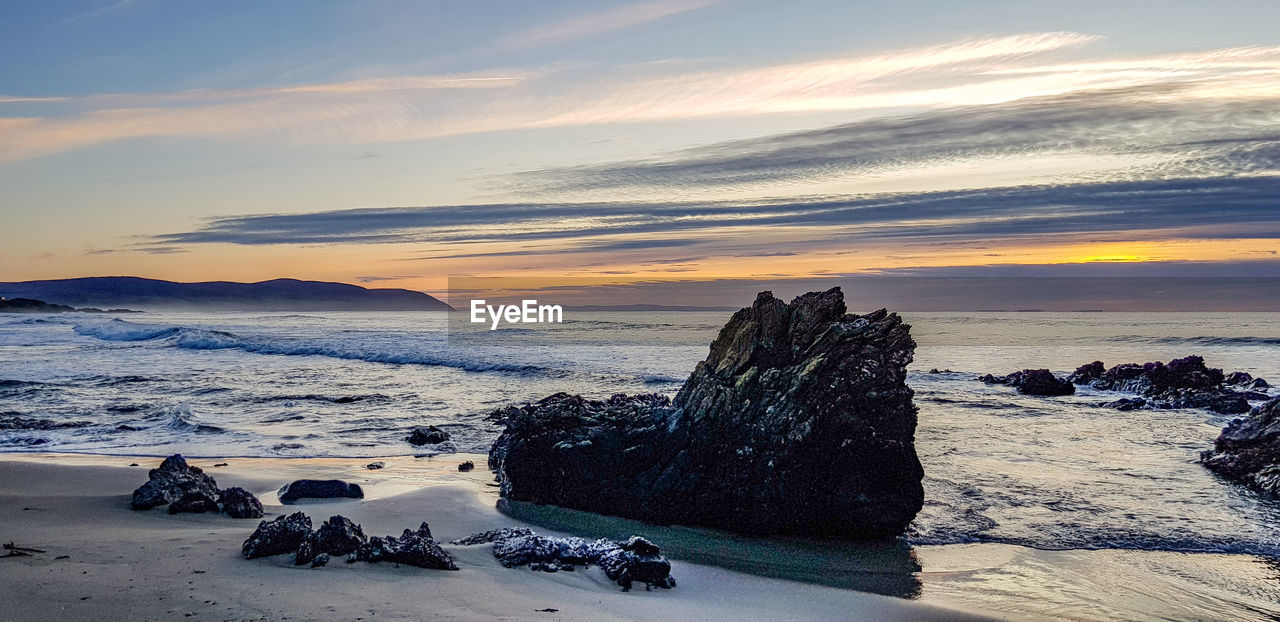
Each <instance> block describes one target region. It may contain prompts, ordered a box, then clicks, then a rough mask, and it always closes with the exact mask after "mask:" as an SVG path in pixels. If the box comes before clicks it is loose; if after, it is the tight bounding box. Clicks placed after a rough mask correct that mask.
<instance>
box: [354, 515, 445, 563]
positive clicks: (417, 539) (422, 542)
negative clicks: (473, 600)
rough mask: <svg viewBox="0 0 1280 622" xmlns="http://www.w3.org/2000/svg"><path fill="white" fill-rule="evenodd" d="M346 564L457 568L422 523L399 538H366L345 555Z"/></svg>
mask: <svg viewBox="0 0 1280 622" xmlns="http://www.w3.org/2000/svg"><path fill="white" fill-rule="evenodd" d="M347 561H348V562H357V561H362V562H392V563H396V564H406V565H409V566H417V567H419V568H433V569H436V570H457V569H458V566H457V565H455V564H454V563H453V556H451V555H449V552H448V551H445V550H444V549H442V548H440V545H439V544H437V543H436V541H435V539H434V538H432V537H431V528H430V527H428V526H427V524H426V523H422V525H421V526H419V527H418V530H417V531H409V530H408V529H406V530H404V533H403V534H401V535H400V537H399V538H397V537H395V536H383V537H373V538H369V541H368V542H364V543H362V544H361V545H360V546H359V547H358V548H356V549H355V551H353V552H352V553H351V554H350V555H348V556H347Z"/></svg>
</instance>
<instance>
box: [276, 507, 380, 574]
mask: <svg viewBox="0 0 1280 622" xmlns="http://www.w3.org/2000/svg"><path fill="white" fill-rule="evenodd" d="M367 541H368V540H367V539H366V538H365V537H364V530H362V529H360V525H357V524H355V523H353V522H351V519H349V518H347V517H345V516H330V517H329V520H327V521H325V522H324V523H321V525H320V528H319V529H317V530H315V531H314V532H312V533H311V534H310V535H308V536H307V539H305V540H303V541H302V545H301V546H299V547H298V553H297V555H296V556H295V557H294V559H293V563H294V564H295V565H298V566H301V565H303V564H309V563H311V562H313V561H315V560H316V559H317V558H318V557H319V556H321V555H325V554H328V555H347V554H350V553H352V552H354V551H355V550H356V549H358V548H360V545H362V544H364V543H365V542H367ZM320 565H323V564H320Z"/></svg>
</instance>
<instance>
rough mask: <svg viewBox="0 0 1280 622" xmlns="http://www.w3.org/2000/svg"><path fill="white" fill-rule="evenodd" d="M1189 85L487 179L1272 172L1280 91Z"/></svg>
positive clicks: (773, 180)
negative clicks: (1043, 166)
mask: <svg viewBox="0 0 1280 622" xmlns="http://www.w3.org/2000/svg"><path fill="white" fill-rule="evenodd" d="M1195 88H1196V87H1194V86H1192V85H1189V84H1159V85H1153V86H1141V87H1128V88H1118V89H1107V90H1101V91H1085V92H1078V93H1071V94H1067V95H1060V96H1052V97H1040V98H1027V99H1021V100H1017V101H1013V102H1008V103H1003V104H993V105H987V106H972V107H963V108H951V109H944V110H938V111H932V112H928V113H923V114H915V115H908V116H901V117H886V118H875V119H871V120H867V121H860V122H856V123H849V124H844V125H838V126H833V127H827V128H821V129H817V130H810V131H804V132H796V133H790V134H781V135H773V136H767V137H763V138H758V139H751V140H739V141H732V142H726V143H720V144H714V145H709V146H703V147H697V148H692V149H688V150H685V151H681V152H679V153H675V154H671V155H669V156H667V157H662V158H656V159H649V160H633V161H625V162H615V163H608V164H603V165H594V166H582V167H571V168H553V169H542V170H534V171H527V172H524V173H518V174H516V175H513V176H507V177H503V178H499V179H497V180H495V185H496V186H497V187H500V188H505V189H506V190H508V191H510V192H513V193H515V194H520V195H528V194H530V193H535V194H536V193H553V194H558V195H564V194H566V193H570V194H571V193H592V192H596V191H607V192H608V193H610V194H615V195H616V193H617V191H618V190H620V189H634V190H638V191H641V192H652V191H654V190H662V191H663V192H667V193H670V192H688V191H691V190H696V189H699V188H707V189H709V190H710V191H713V192H716V191H720V192H722V191H723V189H724V188H732V187H758V188H763V189H769V188H774V187H777V186H779V185H783V184H788V185H799V186H804V185H805V184H831V183H832V182H835V181H840V180H852V179H858V178H867V177H870V176H873V175H883V174H886V173H890V172H893V171H908V170H913V169H914V170H918V169H921V168H923V167H955V166H957V165H960V164H965V163H969V162H975V161H982V160H993V159H1010V158H1018V159H1019V160H1020V161H1022V163H1023V164H1022V166H1023V167H1026V166H1027V165H1028V164H1029V163H1030V162H1031V161H1032V160H1033V159H1034V158H1041V159H1051V158H1059V159H1060V158H1063V157H1064V156H1088V157H1093V158H1095V160H1094V161H1093V163H1092V166H1093V171H1092V172H1091V173H1090V172H1089V171H1085V172H1077V173H1076V177H1077V178H1079V177H1081V176H1084V177H1085V178H1086V179H1087V178H1088V175H1089V174H1093V175H1094V176H1095V181H1096V180H1101V179H1135V178H1150V177H1186V176H1214V175H1235V174H1245V173H1259V172H1280V93H1276V94H1275V95H1273V96H1269V97H1229V98H1227V97H1224V98H1205V97H1197V96H1189V95H1188V92H1189V91H1191V90H1194V89H1195ZM1099 156H1111V158H1102V157H1099ZM1072 165H1073V166H1075V165H1076V164H1075V163H1074V162H1072ZM1042 174H1043V173H1042ZM966 183H969V184H974V183H975V180H974V179H973V178H969V179H967V180H966Z"/></svg>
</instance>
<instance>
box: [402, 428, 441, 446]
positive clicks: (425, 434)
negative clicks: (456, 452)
mask: <svg viewBox="0 0 1280 622" xmlns="http://www.w3.org/2000/svg"><path fill="white" fill-rule="evenodd" d="M404 440H406V441H409V442H410V443H411V444H414V445H438V444H440V443H443V442H445V441H447V440H449V433H448V432H445V431H444V430H441V429H440V428H437V427H436V426H433V425H429V426H427V427H425V428H414V429H413V432H410V433H409V436H406V437H405V438H404Z"/></svg>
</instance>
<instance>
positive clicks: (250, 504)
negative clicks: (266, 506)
mask: <svg viewBox="0 0 1280 622" xmlns="http://www.w3.org/2000/svg"><path fill="white" fill-rule="evenodd" d="M218 503H219V504H220V505H222V511H223V512H226V513H227V516H230V517H232V518H262V502H261V501H258V498H257V497H255V496H253V493H251V492H249V491H247V490H245V489H243V488H239V487H236V486H232V487H231V488H228V489H226V490H224V491H222V494H220V495H219V496H218Z"/></svg>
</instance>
